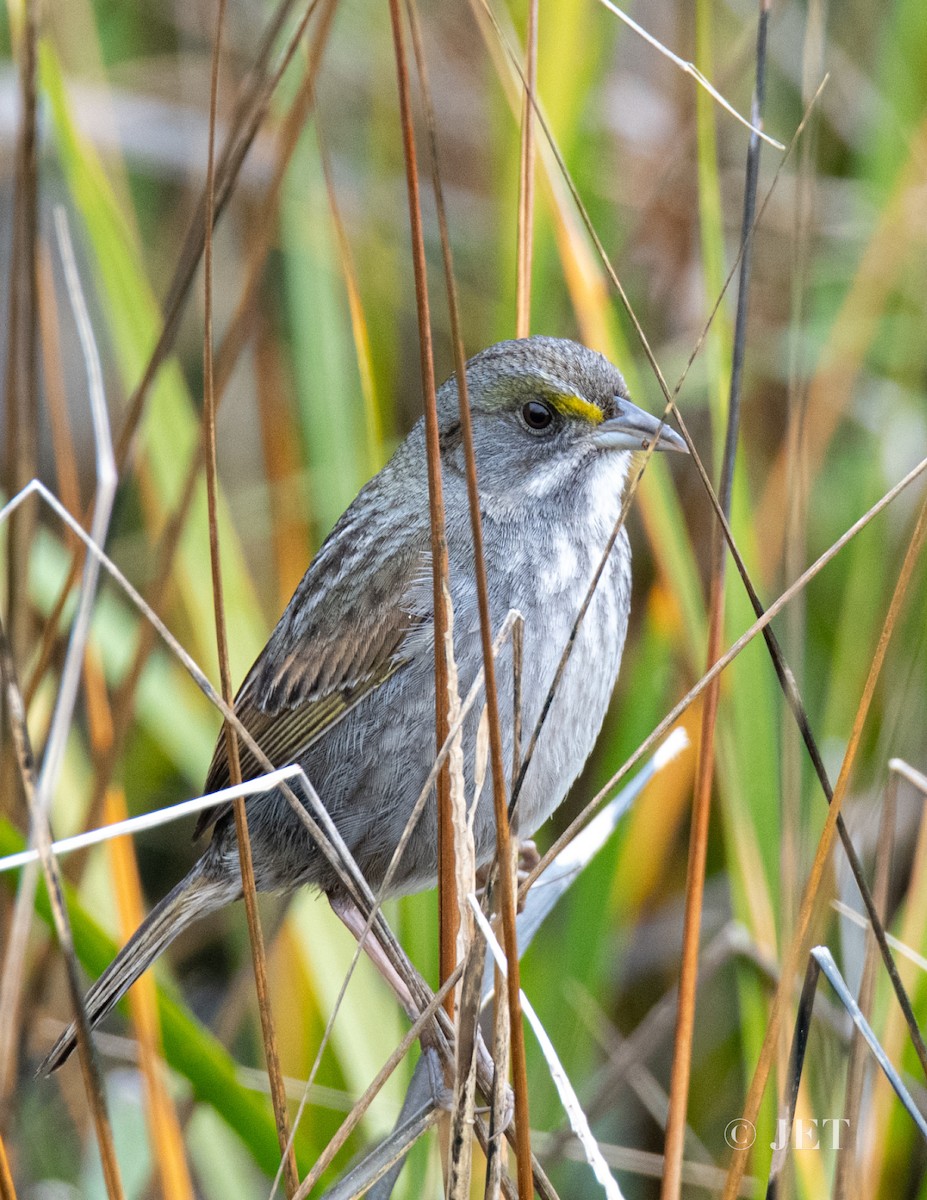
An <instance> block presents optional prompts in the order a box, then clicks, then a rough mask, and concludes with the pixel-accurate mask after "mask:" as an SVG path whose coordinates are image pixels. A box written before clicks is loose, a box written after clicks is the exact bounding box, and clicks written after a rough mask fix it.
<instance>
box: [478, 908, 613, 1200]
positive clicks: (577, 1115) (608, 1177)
mask: <svg viewBox="0 0 927 1200" xmlns="http://www.w3.org/2000/svg"><path fill="white" fill-rule="evenodd" d="M467 899H468V900H469V902H470V907H471V908H472V909H473V913H474V916H475V917H476V923H477V925H479V927H480V930H481V932H482V934H483V936H484V937H485V939H486V945H487V946H488V947H489V950H490V953H491V954H492V956H493V958H494V959H495V961H496V965H497V966H498V968H499V970H500V972H501V973H502V975H503V976H507V974H508V963H507V962H506V958H505V954H504V952H503V950H502V947H501V946H500V945H499V943H498V942H497V941H496V936H495V934H494V933H493V931H492V929H491V928H490V925H489V922H488V921H487V920H486V918H485V917H484V916H483V913H482V911H481V909H480V905H479V901H478V900H477V898H476V896H475V895H474V894H473V893H472V892H471V893H470V895H469V896H468V897H467ZM520 995H521V1007H522V1011H523V1012H524V1014H525V1016H526V1017H527V1018H528V1023H529V1024H530V1026H531V1028H532V1029H533V1030H534V1036H535V1037H536V1038H537V1040H538V1044H539V1045H540V1047H541V1052H542V1053H543V1055H544V1058H545V1060H546V1062H547V1066H548V1069H549V1070H550V1077H551V1079H553V1081H554V1086H555V1087H556V1089H557V1093H558V1095H559V1096H560V1102H561V1103H562V1105H563V1108H564V1111H565V1112H566V1114H567V1119H568V1120H569V1122H570V1128H571V1129H572V1130H573V1132H574V1133H575V1134H576V1137H577V1138H578V1139H579V1143H580V1145H581V1146H582V1148H583V1152H584V1153H585V1156H586V1162H588V1164H589V1166H590V1167H591V1168H592V1172H593V1174H594V1175H595V1177H596V1179H597V1180H598V1181H599V1183H600V1184H601V1185H602V1190H603V1192H604V1193H605V1195H606V1196H607V1197H608V1200H623V1197H622V1193H621V1189H620V1188H619V1186H618V1182H617V1180H616V1179H615V1177H614V1176H613V1175H612V1173H611V1171H610V1170H609V1167H608V1163H607V1162H606V1161H605V1159H604V1157H603V1156H602V1152H601V1150H600V1149H599V1146H598V1143H597V1142H596V1140H595V1138H594V1137H593V1134H592V1130H591V1129H590V1128H589V1122H588V1121H587V1120H586V1114H585V1113H584V1112H583V1108H582V1105H581V1104H580V1102H579V1097H578V1096H577V1095H576V1092H575V1090H574V1088H573V1085H572V1083H570V1080H569V1076H568V1075H567V1073H566V1071H565V1070H564V1069H563V1064H562V1063H561V1062H560V1059H559V1058H558V1057H557V1051H556V1050H555V1049H554V1044H553V1042H552V1041H551V1040H550V1038H549V1037H548V1035H547V1030H546V1029H545V1028H544V1026H543V1025H542V1024H541V1019H540V1017H539V1016H538V1015H537V1013H536V1012H535V1011H534V1008H533V1007H532V1005H531V1001H530V1000H529V999H528V997H527V996H526V995H525V992H524V989H522V990H521V993H520Z"/></svg>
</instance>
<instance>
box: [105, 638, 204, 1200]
mask: <svg viewBox="0 0 927 1200" xmlns="http://www.w3.org/2000/svg"><path fill="white" fill-rule="evenodd" d="M84 686H85V693H86V698H87V723H88V726H89V740H90V747H91V750H92V752H93V754H94V756H96V755H97V754H106V753H107V752H108V751H109V749H110V748H111V745H112V740H113V733H114V730H113V714H112V712H111V711H110V707H109V700H108V697H107V694H106V683H105V681H104V679H103V669H102V666H101V664H100V663H99V661H98V659H97V657H96V655H94V654H93V653H90V652H88V654H87V656H86V658H85V660H84ZM104 815H105V817H106V819H107V821H108V822H109V823H112V822H116V821H124V820H126V819H127V818H128V815H129V814H128V809H127V807H126V800H125V793H124V792H123V790H122V788H119V787H109V788H108V789H107V793H106V806H105V813H104ZM107 858H108V861H109V869H110V875H111V878H112V881H113V891H114V893H115V897H116V906H117V908H118V910H119V926H120V932H121V935H122V937H123V939H124V940H126V941H128V939H129V938H130V937H131V936H132V934H133V933H134V932H135V930H136V929H137V928H138V927H139V925H141V923H142V921H143V920H144V917H145V906H144V901H143V897H142V886H141V881H140V880H139V875H138V863H137V862H136V858H135V851H134V847H133V844H132V841H131V839H129V838H116V839H113V840H112V841H110V842H109V843H108V845H107ZM129 1009H130V1012H131V1015H132V1023H133V1025H134V1026H135V1034H136V1040H137V1042H138V1052H139V1070H140V1072H141V1075H142V1081H143V1086H144V1092H145V1117H146V1122H147V1125H148V1136H149V1139H150V1143H151V1151H152V1157H153V1159H154V1163H155V1169H156V1172H157V1175H158V1177H159V1178H160V1181H161V1192H162V1194H163V1195H164V1196H165V1197H170V1200H175V1198H176V1200H193V1196H194V1190H193V1182H192V1180H191V1178H190V1172H189V1170H188V1169H187V1159H186V1152H185V1149H184V1144H183V1133H182V1131H181V1128H180V1121H179V1120H178V1117H177V1111H176V1109H175V1107H174V1102H173V1100H172V1099H171V1095H170V1092H169V1090H168V1089H167V1087H166V1086H165V1083H164V1078H163V1076H162V1073H161V1072H162V1067H161V1060H160V1049H161V1025H160V1021H159V1019H158V1003H157V997H156V993H155V982H154V978H153V977H152V976H151V975H144V976H143V977H142V978H141V979H139V980H138V981H137V982H136V984H135V986H134V987H133V988H132V989H131V990H130V992H129Z"/></svg>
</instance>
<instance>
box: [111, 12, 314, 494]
mask: <svg viewBox="0 0 927 1200" xmlns="http://www.w3.org/2000/svg"><path fill="white" fill-rule="evenodd" d="M330 2H331V3H334V0H330ZM293 3H294V0H281V3H280V6H279V8H278V9H277V11H276V12H275V14H274V17H273V18H272V20H271V22H270V24H269V26H268V29H267V32H266V34H265V36H264V38H263V39H262V43H261V46H260V49H259V50H258V54H257V57H256V59H255V63H254V66H253V67H252V69H251V72H250V77H249V79H248V83H247V86H246V87H245V89H244V90H243V91H242V93H241V95H240V97H239V99H238V102H237V104H236V106H235V111H234V112H233V113H232V115H231V117H230V120H229V134H228V137H227V139H226V142H225V145H224V146H223V148H222V154H221V157H220V159H219V162H218V164H217V166H216V171H215V185H214V188H213V199H212V200H211V201H209V200H207V197H206V189H205V187H204V190H203V192H202V193H201V194H200V197H199V200H198V201H197V206H196V209H195V211H194V213H193V217H192V219H191V222H190V225H189V228H188V230H187V236H186V238H185V239H184V244H183V246H182V247H181V250H180V254H179V256H178V259H177V266H176V267H175V269H174V275H173V278H172V280H171V284H170V287H169V288H168V293H167V299H166V300H165V303H164V323H163V325H162V326H161V333H160V335H159V337H158V341H157V342H156V344H155V347H154V349H153V350H152V352H151V355H150V357H149V359H148V361H147V363H146V364H145V370H144V372H143V373H142V378H141V379H140V380H139V382H138V384H137V385H136V388H135V391H134V392H133V393H132V395H131V396H130V398H129V404H128V408H127V411H126V416H125V419H124V420H123V423H122V429H121V430H120V433H119V441H118V442H117V445H116V462H117V464H118V466H119V470H120V472H121V471H122V469H123V467H124V466H125V462H126V460H127V458H128V454H129V450H130V447H131V445H132V442H133V439H134V437H135V432H136V430H137V428H138V424H139V421H140V420H141V417H142V413H143V412H144V407H145V400H146V399H147V397H148V392H149V391H150V389H151V385H152V384H153V383H154V381H155V379H156V378H157V376H158V371H159V370H160V369H161V367H162V366H163V364H164V363H165V361H166V360H167V357H168V355H169V353H170V350H171V347H172V346H173V344H174V339H175V338H176V336H177V331H178V329H179V327H180V317H181V314H182V312H183V306H184V303H185V301H186V299H187V296H188V295H189V292H190V288H191V287H192V285H193V280H194V278H195V275H196V269H197V267H198V266H199V262H200V259H201V258H202V256H203V254H204V248H205V234H204V229H205V214H206V207H207V204H210V205H211V207H212V212H213V222H215V220H216V219H217V218H218V216H219V214H221V212H222V210H223V208H224V207H225V205H226V203H227V202H228V200H229V197H230V196H231V194H232V190H233V188H234V186H235V183H236V182H237V180H238V174H239V172H240V170H241V167H242V164H243V163H244V160H245V156H246V155H247V153H248V151H249V149H250V148H251V145H252V143H253V141H254V139H255V137H256V136H257V131H258V129H260V127H261V124H262V123H263V120H264V117H265V116H266V114H267V111H268V109H269V107H270V101H271V97H272V96H273V94H274V92H275V91H276V88H277V85H278V84H279V82H280V80H281V78H282V76H283V73H284V71H285V70H286V68H287V67H288V66H289V64H290V62H291V61H292V58H293V55H294V54H295V53H296V51H297V49H298V48H299V45H300V43H301V41H302V38H303V34H304V33H305V30H306V26H307V24H308V22H309V19H310V17H311V16H312V14H313V13H314V12H315V9H316V7H317V6H318V4H319V0H309V3H308V4H307V6H306V10H305V13H304V15H303V18H302V20H301V21H300V22H299V24H298V25H297V27H296V29H295V30H294V32H293V34H292V35H291V37H290V39H289V41H288V42H287V45H286V48H285V49H284V51H283V53H282V54H281V55H280V58H279V60H278V62H277V64H276V66H275V67H274V69H273V70H272V71H269V70H268V64H269V62H270V56H271V53H272V51H273V46H274V42H275V40H276V36H277V34H278V33H279V31H280V29H281V28H282V26H283V23H284V21H285V20H286V17H287V15H288V14H289V11H290V9H291V8H292V6H293Z"/></svg>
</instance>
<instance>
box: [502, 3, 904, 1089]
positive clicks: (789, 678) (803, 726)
mask: <svg viewBox="0 0 927 1200" xmlns="http://www.w3.org/2000/svg"><path fill="white" fill-rule="evenodd" d="M480 3H481V4H482V6H483V10H484V11H485V12H486V14H487V15H488V17H489V18H490V21H491V22H492V24H493V26H494V28H495V30H496V33H497V35H498V37H499V39H500V42H501V43H502V44H503V45H504V47H505V50H506V52H507V53H508V55H509V58H510V60H511V62H512V64H513V67H514V69H515V71H516V72H518V73H519V74H521V67H520V65H519V63H518V60H517V57H516V56H515V55H514V53H513V52H512V50H511V48H510V47H509V46H508V45H507V44H506V43H505V41H504V38H503V36H502V32H501V29H500V27H499V24H498V21H497V20H496V18H495V17H494V15H493V13H492V10H491V9H490V8H489V6H488V3H487V0H480ZM522 78H523V77H522ZM827 78H828V77H827V76H825V77H824V79H823V80H822V81H821V83H820V84H819V86H818V88H817V91H816V92H815V93H814V96H813V97H812V98H811V101H810V102H809V104H808V105H807V107H806V110H805V112H804V114H803V116H802V120H801V122H800V123H799V125H798V128H797V129H796V131H795V133H794V135H793V137H792V139H791V141H790V143H789V145H788V147H787V150H786V154H785V155H784V156H783V158H782V160H781V162H780V163H779V166H778V168H777V170H776V173H775V176H774V177H773V180H772V183H771V184H770V187H769V189H768V191H767V193H766V195H765V197H764V199H763V203H762V204H761V205H760V208H759V212H758V213H757V215H756V217H755V218H754V220H753V222H752V225H751V227H750V233H749V237H750V238H752V236H753V231H754V229H755V228H756V226H757V224H758V222H759V221H760V219H761V218H762V216H763V214H764V212H765V210H766V206H767V204H768V203H769V200H770V197H771V196H772V193H773V191H774V189H775V187H776V184H777V182H778V180H779V176H780V174H781V172H782V170H783V168H784V166H785V164H786V162H787V161H788V160H789V158H790V157H791V154H792V152H793V150H794V148H795V146H796V145H797V144H798V143H799V141H800V140H801V137H802V134H803V133H804V131H805V130H806V128H807V126H808V122H809V121H810V118H811V114H812V112H813V111H814V110H815V108H816V105H817V103H818V100H819V98H820V96H821V93H822V92H823V90H824V87H825V86H826V83H827ZM537 114H538V120H539V122H540V124H541V127H542V128H543V130H544V134H545V138H546V140H547V143H548V145H549V148H550V151H551V153H552V155H553V157H554V159H555V160H556V163H557V166H558V168H559V170H560V173H561V175H562V177H563V179H564V181H565V183H566V185H567V188H568V190H569V192H570V195H571V197H572V199H573V202H574V204H575V205H576V207H577V211H578V212H579V214H580V216H581V218H582V221H583V224H584V226H585V228H586V231H587V233H588V235H589V237H590V239H591V241H592V243H593V245H594V246H595V249H596V252H597V254H598V255H599V258H600V259H601V261H602V264H603V266H604V268H605V271H606V274H607V276H608V278H609V280H610V281H611V283H612V285H613V286H614V288H615V290H616V291H617V292H618V294H619V297H620V298H621V300H622V303H623V305H624V307H625V310H626V312H627V313H628V316H629V318H630V320H631V321H632V323H633V325H634V328H635V331H636V333H637V336H638V339H639V340H640V343H641V345H642V347H643V349H644V352H645V354H646V356H647V359H648V362H649V363H650V366H651V368H652V370H653V371H654V373H655V375H656V378H657V381H658V383H659V385H660V387H661V389H662V391H663V394H664V396H665V398H666V401H667V408H666V413H669V412H672V414H673V415H674V416H675V418H676V420H677V421H678V423H679V426H680V429H681V431H682V433H683V436H684V437H685V439H686V443H687V445H688V448H689V451H690V453H691V455H692V458H693V461H694V463H695V465H696V468H697V469H698V471H699V475H700V478H701V480H702V483H703V485H704V486H705V489H706V493H707V495H708V498H709V500H710V502H711V504H712V507H713V509H714V511H715V515H716V517H717V518H718V521H719V523H720V525H721V528H722V529H723V531H724V536H725V539H726V541H727V544H728V547H729V548H730V551H731V554H732V556H733V558H734V562H735V565H736V566H737V570H738V573H739V575H740V577H741V579H742V581H743V583H744V587H745V588H746V590H747V593H748V595H749V597H750V602H751V604H752V606H753V609H754V611H755V612H756V614H757V617H758V618H760V617H761V616H762V613H763V606H762V604H761V603H760V600H759V597H758V595H757V593H756V589H755V588H754V586H753V584H752V582H751V580H750V576H749V574H748V572H747V569H746V566H745V564H744V562H743V559H742V557H741V555H740V552H739V550H738V548H737V544H736V542H735V541H734V537H733V534H732V532H731V530H730V527H729V526H728V523H727V520H726V518H725V516H724V514H723V511H722V510H721V507H720V504H719V502H718V498H717V496H716V495H715V492H714V488H713V487H712V486H711V482H710V480H709V478H708V475H707V473H706V472H705V470H704V468H703V467H702V464H701V460H700V459H699V456H698V453H697V450H696V448H695V445H694V443H693V442H692V439H691V437H689V434H688V431H687V430H686V427H685V423H684V422H683V419H682V414H681V413H680V411H679V409H678V408H677V406H676V403H675V398H676V396H677V395H678V394H679V392H680V390H681V388H682V385H683V382H684V380H685V379H686V377H687V376H688V373H689V371H690V369H691V367H692V365H693V363H694V362H695V359H696V357H697V356H698V354H699V353H700V351H701V349H702V346H703V345H704V342H705V339H706V337H707V335H708V331H709V329H710V327H711V325H712V323H713V321H714V318H715V314H716V313H717V311H718V309H719V307H720V305H721V303H722V300H723V298H724V295H725V294H726V292H727V289H728V286H729V285H730V283H731V281H732V279H733V278H734V275H735V274H736V272H737V270H738V268H739V265H740V262H741V258H742V256H743V255H744V253H745V252H746V250H747V246H748V244H749V239H748V238H744V239H742V241H741V244H740V247H739V249H738V253H737V256H736V257H735V260H734V263H733V265H732V267H731V270H730V272H729V273H728V276H727V278H726V280H725V282H724V285H723V287H722V288H721V292H720V294H719V295H718V297H717V299H716V301H715V304H714V307H713V308H712V311H711V312H710V313H709V315H708V319H707V320H706V322H705V325H704V328H703V330H702V333H701V334H700V336H699V338H698V340H697V342H696V344H695V346H694V347H693V349H692V352H691V353H690V355H689V359H688V362H687V364H686V367H685V369H684V370H683V373H682V375H681V377H680V379H679V381H678V383H677V384H676V387H675V388H674V390H673V393H672V395H670V393H669V389H668V388H667V385H666V381H665V379H664V377H663V375H662V372H661V371H660V368H659V366H658V364H657V362H656V359H655V357H654V355H653V353H652V351H651V348H650V345H649V343H648V341H647V338H646V335H645V334H644V331H643V329H642V327H641V325H640V322H639V321H638V320H637V317H636V315H635V313H634V312H633V310H632V309H631V308H630V303H629V301H628V298H627V296H626V294H625V292H624V289H623V287H622V284H621V281H620V280H619V278H618V276H617V274H616V272H615V269H614V267H613V266H612V264H611V261H610V260H609V258H608V255H607V254H606V252H605V248H604V246H603V245H602V242H601V239H600V238H599V237H598V234H597V233H596V230H595V227H594V226H593V224H592V221H591V218H590V217H589V214H588V212H587V210H586V207H585V205H584V204H583V201H582V197H581V196H580V195H579V192H578V189H577V188H576V185H575V183H574V181H573V179H572V177H571V175H570V174H569V171H568V170H567V166H566V163H565V162H564V160H563V156H562V154H561V153H560V150H559V148H558V146H557V144H556V142H555V141H554V138H553V134H552V133H551V130H550V128H549V126H548V125H547V122H546V120H545V118H544V115H543V113H542V112H541V110H540V109H538V110H537ZM651 453H652V449H651V450H649V451H648V452H647V454H646V455H645V456H644V462H643V464H642V466H641V469H640V470H639V471H638V473H637V475H636V476H635V478H634V479H633V480H632V481H631V484H630V486H629V488H628V495H627V498H626V500H627V503H628V504H629V503H630V499H631V497H633V495H634V493H635V492H636V489H637V486H638V484H639V482H640V480H641V478H642V476H643V470H644V467H646V465H647V462H648V461H649V457H650V454H651ZM623 521H624V510H623V512H622V514H621V515H620V516H619V519H618V523H617V526H616V530H615V533H614V534H613V536H617V531H618V529H620V527H621V524H622V523H623ZM600 570H601V567H600ZM592 586H593V587H594V586H595V582H594V583H593V585H592ZM588 599H589V597H588V596H587V600H586V602H585V603H586V604H588ZM580 619H581V617H580ZM576 628H578V625H576V626H574V631H573V634H572V635H571V637H575V630H576ZM762 630H763V636H764V639H765V641H766V644H767V647H768V648H769V651H770V654H771V656H772V659H773V664H774V666H775V669H776V674H777V677H778V679H779V683H780V686H781V687H782V688H783V691H784V692H785V695H786V699H787V701H788V703H789V706H790V708H791V710H792V713H793V715H794V717H795V719H796V721H797V722H798V725H799V729H800V731H801V734H802V737H803V739H804V741H805V744H806V746H807V748H808V752H809V755H810V756H811V760H812V762H813V764H814V767H815V770H816V772H817V775H818V778H819V780H820V782H821V786H822V788H823V789H824V794H825V796H826V798H827V800H828V803H830V801H831V799H832V796H833V789H832V787H831V785H830V781H829V779H828V777H827V773H826V771H825V770H824V765H823V761H822V759H821V756H820V753H819V751H818V749H817V745H816V743H815V741H814V738H813V735H812V733H811V727H810V723H809V721H808V718H807V714H806V713H805V710H804V706H803V704H802V702H801V697H800V696H799V694H798V690H797V686H796V684H795V680H794V676H793V674H792V672H791V671H790V670H789V669H788V667H787V665H786V663H785V662H784V659H783V656H782V653H781V651H780V649H779V646H778V642H777V641H776V638H775V635H774V634H773V631H772V629H771V628H768V627H767V625H763V626H762ZM568 654H569V645H568V647H567V649H566V651H565V656H566V655H568ZM564 665H565V657H564V659H562V660H561V667H560V668H559V669H558V670H560V671H562V669H563V666H564ZM556 686H558V685H557V683H556V681H555V685H554V688H556ZM552 691H553V689H552ZM551 698H552V693H551V694H550V695H549V697H548V701H547V703H546V704H545V709H544V711H543V712H542V718H541V719H542V720H543V719H544V714H545V713H546V711H547V708H548V707H549V703H550V699H551ZM538 732H539V726H536V727H535V732H534V734H533V735H532V741H531V743H530V744H529V749H528V754H527V755H526V758H525V762H524V763H523V765H522V772H524V769H525V765H526V763H527V761H529V760H530V755H531V753H532V751H533V745H534V743H535V741H536V738H537V734H538ZM516 790H517V789H516ZM837 830H838V833H839V836H840V840H841V843H842V845H843V848H844V851H845V853H846V855H847V858H848V861H849V863H850V868H851V870H852V872H853V877H854V879H855V881H856V883H857V886H858V888H859V891H860V895H861V897H862V899H863V903H864V904H865V906H866V910H867V913H868V914H869V918H870V921H871V923H872V928H873V932H874V933H875V936H876V941H877V942H878V945H879V950H880V953H881V955H882V960H883V962H884V964H885V969H886V972H887V973H888V976H889V979H890V981H891V984H892V987H893V989H894V991H895V994H896V996H897V998H898V1003H899V1005H900V1007H901V1009H902V1012H903V1014H904V1017H905V1021H906V1023H907V1026H908V1030H909V1033H910V1036H911V1040H912V1043H913V1045H914V1047H915V1051H916V1053H917V1055H918V1058H919V1060H920V1062H921V1065H922V1066H923V1068H924V1071H925V1073H927V1044H925V1042H924V1039H923V1037H922V1035H921V1033H920V1029H919V1027H918V1024H917V1021H916V1019H915V1017H914V1013H913V1009H912V1007H911V1002H910V1000H909V998H908V996H907V993H906V991H905V989H904V986H903V984H902V981H901V978H900V975H899V973H898V969H897V966H896V964H895V961H894V957H893V955H892V952H891V948H890V946H889V944H888V940H887V937H886V935H885V931H884V929H883V928H882V924H881V921H880V920H879V918H878V914H877V913H876V911H875V906H874V904H873V902H872V895H871V893H870V890H869V886H868V884H867V882H866V878H865V875H864V873H863V870H862V866H861V864H860V862H859V856H858V855H857V853H856V850H855V848H854V846H853V842H852V839H851V838H850V836H849V833H848V831H847V829H846V825H845V823H844V821H843V817H842V815H841V816H840V817H839V818H838V822H837ZM539 869H540V868H539ZM534 878H536V873H535V872H532V874H531V876H530V878H529V880H528V882H527V884H526V886H530V884H531V882H532V881H533V879H534Z"/></svg>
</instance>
